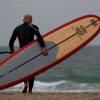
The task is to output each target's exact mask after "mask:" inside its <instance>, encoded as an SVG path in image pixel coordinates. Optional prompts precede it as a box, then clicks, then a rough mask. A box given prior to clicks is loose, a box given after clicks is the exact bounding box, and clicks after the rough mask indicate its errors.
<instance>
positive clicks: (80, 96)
mask: <svg viewBox="0 0 100 100" xmlns="http://www.w3.org/2000/svg"><path fill="white" fill-rule="evenodd" d="M18 99H20V100H100V92H93V93H92V92H33V93H32V94H30V93H27V94H23V93H20V92H10V93H9V92H8V93H4V92H2V93H0V100H18Z"/></svg>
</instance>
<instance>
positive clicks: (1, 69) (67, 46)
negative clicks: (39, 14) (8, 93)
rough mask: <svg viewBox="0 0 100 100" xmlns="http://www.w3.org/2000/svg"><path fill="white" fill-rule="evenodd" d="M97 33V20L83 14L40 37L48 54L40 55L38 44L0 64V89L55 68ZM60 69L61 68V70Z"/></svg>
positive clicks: (96, 17)
mask: <svg viewBox="0 0 100 100" xmlns="http://www.w3.org/2000/svg"><path fill="white" fill-rule="evenodd" d="M99 33H100V17H99V16H96V15H85V16H82V17H79V18H77V19H75V20H72V21H70V22H68V23H65V24H63V25H61V26H59V27H57V28H55V29H53V30H52V31H50V32H48V33H46V34H45V35H44V36H43V39H44V40H45V43H46V46H47V48H48V49H49V55H48V56H43V54H42V50H41V47H40V45H39V43H38V42H37V41H33V42H32V43H30V44H28V45H26V46H25V47H23V48H21V49H19V50H17V51H16V52H15V53H14V54H11V55H10V56H9V57H7V58H6V59H4V60H3V61H1V62H0V90H2V89H5V88H8V87H11V86H14V85H16V84H18V83H21V82H23V81H25V80H27V79H30V78H32V77H36V76H37V75H39V74H41V73H43V72H45V71H46V70H48V69H50V68H52V67H54V66H55V65H57V64H59V63H60V62H62V61H64V60H65V59H67V58H68V57H70V56H72V55H73V54H75V53H76V52H77V51H79V50H80V49H81V48H83V47H84V46H85V45H86V44H88V43H89V42H90V41H91V40H92V39H93V38H94V37H95V36H97V34H99ZM62 68H63V67H62Z"/></svg>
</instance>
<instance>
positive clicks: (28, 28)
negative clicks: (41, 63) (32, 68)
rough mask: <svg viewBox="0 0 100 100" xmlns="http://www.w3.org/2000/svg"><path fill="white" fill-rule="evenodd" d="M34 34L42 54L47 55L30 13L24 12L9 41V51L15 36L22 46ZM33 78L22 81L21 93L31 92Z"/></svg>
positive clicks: (30, 40) (12, 48)
mask: <svg viewBox="0 0 100 100" xmlns="http://www.w3.org/2000/svg"><path fill="white" fill-rule="evenodd" d="M34 35H36V36H37V40H38V42H39V44H40V46H41V47H42V52H43V55H44V56H46V55H48V49H47V48H46V46H45V43H44V41H43V39H42V37H41V35H40V32H39V29H38V27H37V26H36V25H34V24H32V15H30V14H26V15H25V16H24V18H23V24H21V25H19V26H17V27H16V28H15V29H14V31H13V34H12V36H11V39H10V41H9V47H10V51H11V52H12V53H13V52H14V42H15V40H16V38H18V40H19V45H20V48H22V47H23V46H25V45H27V44H28V43H30V42H32V41H33V40H34ZM33 53H34V52H33ZM34 79H35V78H34V77H33V78H32V79H30V80H27V81H25V82H24V89H23V91H22V92H23V93H27V92H29V93H32V88H33V84H34Z"/></svg>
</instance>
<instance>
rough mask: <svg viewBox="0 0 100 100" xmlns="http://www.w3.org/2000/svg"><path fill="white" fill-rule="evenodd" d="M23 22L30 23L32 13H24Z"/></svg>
mask: <svg viewBox="0 0 100 100" xmlns="http://www.w3.org/2000/svg"><path fill="white" fill-rule="evenodd" d="M23 21H24V23H29V24H31V23H32V15H31V14H26V15H25V16H24V18H23Z"/></svg>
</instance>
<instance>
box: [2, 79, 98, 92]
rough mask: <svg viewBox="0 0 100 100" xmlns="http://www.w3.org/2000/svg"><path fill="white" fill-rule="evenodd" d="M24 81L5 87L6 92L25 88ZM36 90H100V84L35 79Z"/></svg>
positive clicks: (19, 90)
mask: <svg viewBox="0 0 100 100" xmlns="http://www.w3.org/2000/svg"><path fill="white" fill-rule="evenodd" d="M23 85H24V84H23V83H21V84H18V85H16V86H13V87H11V88H8V89H5V90H3V91H5V92H12V91H18V92H21V91H22V89H23ZM33 91H34V92H96V91H100V84H93V83H92V84H90V83H75V82H72V81H65V80H62V81H57V82H41V81H35V83H34V88H33ZM1 92H2V91H1Z"/></svg>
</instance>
